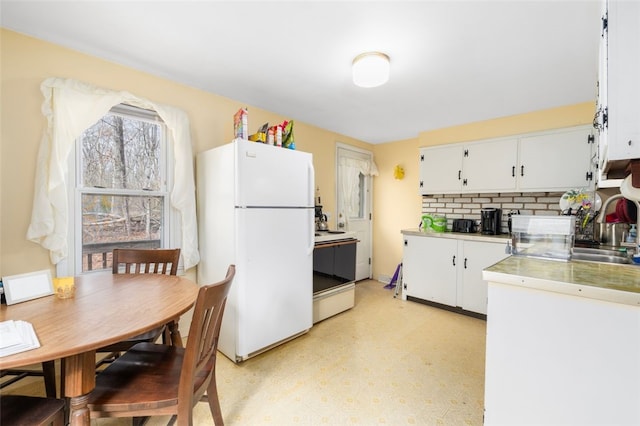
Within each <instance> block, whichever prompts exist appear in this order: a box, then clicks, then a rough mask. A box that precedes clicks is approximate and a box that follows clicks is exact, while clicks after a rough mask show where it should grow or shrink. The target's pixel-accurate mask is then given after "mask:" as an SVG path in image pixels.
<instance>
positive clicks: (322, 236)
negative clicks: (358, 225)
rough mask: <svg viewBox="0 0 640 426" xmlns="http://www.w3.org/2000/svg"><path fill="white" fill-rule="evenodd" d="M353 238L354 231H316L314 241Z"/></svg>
mask: <svg viewBox="0 0 640 426" xmlns="http://www.w3.org/2000/svg"><path fill="white" fill-rule="evenodd" d="M355 238H356V233H355V232H354V231H345V232H341V233H339V234H338V233H334V232H330V231H316V235H315V243H316V244H324V243H330V242H336V241H341V240H353V239H355Z"/></svg>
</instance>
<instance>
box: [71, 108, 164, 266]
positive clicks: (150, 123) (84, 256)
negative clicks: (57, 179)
mask: <svg viewBox="0 0 640 426" xmlns="http://www.w3.org/2000/svg"><path fill="white" fill-rule="evenodd" d="M165 135H166V127H165V125H164V123H163V122H162V120H161V119H160V118H159V117H158V115H157V114H156V113H155V112H154V111H148V110H143V109H140V108H136V107H131V106H127V105H124V104H121V105H118V106H115V107H113V108H112V109H111V110H110V111H109V113H107V114H106V115H105V116H104V117H102V118H101V119H100V120H98V122H96V123H95V124H94V125H92V126H91V127H89V128H88V129H87V130H85V131H84V132H83V133H82V135H81V136H80V137H79V138H78V140H77V141H76V167H77V171H76V197H75V205H74V206H73V211H74V213H75V216H76V217H77V218H79V220H75V221H74V228H75V232H74V241H75V247H74V248H75V264H76V267H75V269H76V273H85V272H88V271H93V270H99V269H111V253H112V251H113V249H114V248H116V247H130V248H159V247H166V246H167V244H165V241H168V239H169V238H168V235H169V234H168V231H169V222H170V221H169V220H167V218H168V217H169V193H168V189H167V175H168V173H167V164H168V163H167V153H168V152H169V150H168V149H167V138H166V137H165Z"/></svg>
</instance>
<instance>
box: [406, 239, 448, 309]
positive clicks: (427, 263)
mask: <svg viewBox="0 0 640 426" xmlns="http://www.w3.org/2000/svg"><path fill="white" fill-rule="evenodd" d="M457 252H458V241H456V240H450V239H444V238H428V237H419V236H411V235H405V236H404V253H403V259H402V282H403V288H404V289H405V290H404V291H405V293H406V294H407V296H412V297H417V298H418V299H422V300H427V301H429V302H436V303H442V304H443V305H451V306H456V299H457V290H456V261H457V260H458V259H457Z"/></svg>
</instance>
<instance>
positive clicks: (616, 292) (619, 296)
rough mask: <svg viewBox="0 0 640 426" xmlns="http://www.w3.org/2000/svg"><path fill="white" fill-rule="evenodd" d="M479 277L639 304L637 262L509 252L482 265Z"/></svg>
mask: <svg viewBox="0 0 640 426" xmlns="http://www.w3.org/2000/svg"><path fill="white" fill-rule="evenodd" d="M482 278H483V279H484V280H485V281H490V282H496V283H503V284H510V285H515V286H521V287H528V288H533V289H538V290H546V291H552V292H556V293H563V294H568V295H573V296H580V297H587V298H591V299H597V300H604V301H609V302H615V303H622V304H626V305H633V306H640V266H637V265H616V264H609V263H598V262H584V261H576V260H572V261H569V262H564V261H559V260H547V259H538V258H530V257H524V256H509V257H508V258H506V259H504V260H502V261H500V262H498V263H496V264H495V265H492V266H490V267H488V268H486V269H485V270H484V271H483V272H482Z"/></svg>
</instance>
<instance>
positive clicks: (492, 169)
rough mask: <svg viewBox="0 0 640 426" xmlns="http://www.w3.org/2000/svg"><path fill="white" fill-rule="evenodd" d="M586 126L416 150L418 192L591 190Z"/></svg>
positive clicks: (591, 156)
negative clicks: (418, 176)
mask: <svg viewBox="0 0 640 426" xmlns="http://www.w3.org/2000/svg"><path fill="white" fill-rule="evenodd" d="M594 147H595V143H594V134H593V130H592V128H591V126H579V127H571V128H565V129H557V130H550V131H546V132H536V133H530V134H526V135H518V136H513V137H508V138H500V139H489V140H483V141H476V142H466V143H456V144H449V145H441V146H435V147H428V148H421V149H420V192H421V194H423V195H429V194H455V193H490V192H533V191H566V190H568V189H571V188H593V186H594V182H595V170H596V161H595V158H594V156H595V152H594Z"/></svg>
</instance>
